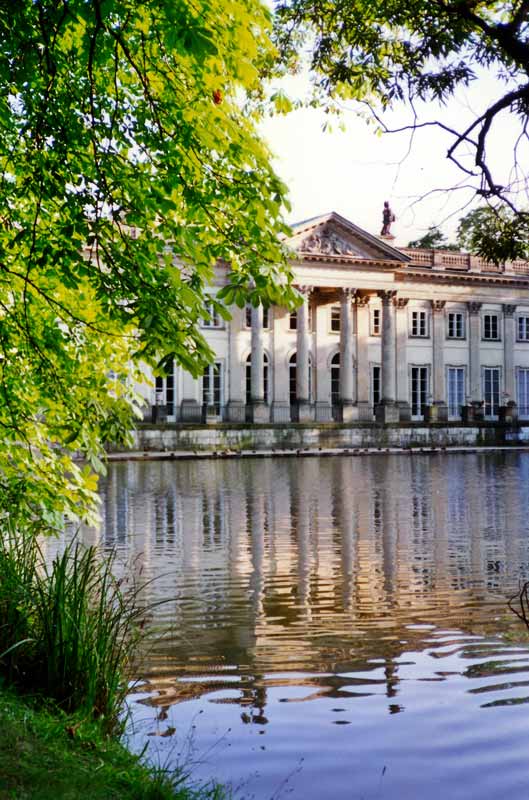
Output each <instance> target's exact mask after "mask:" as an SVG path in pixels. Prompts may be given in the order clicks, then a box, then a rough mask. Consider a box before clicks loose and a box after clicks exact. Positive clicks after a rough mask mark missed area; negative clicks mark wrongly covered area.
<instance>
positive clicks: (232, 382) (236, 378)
mask: <svg viewBox="0 0 529 800" xmlns="http://www.w3.org/2000/svg"><path fill="white" fill-rule="evenodd" d="M245 313H246V312H245V309H243V308H239V307H238V306H233V307H232V309H231V320H230V322H229V328H228V341H229V350H228V359H229V361H228V389H229V394H228V409H227V411H228V419H229V421H230V422H244V418H245V412H244V409H245V404H246V399H245V397H244V394H243V374H244V373H243V370H244V369H245V368H246V365H245V364H244V365H243V363H242V359H243V353H242V340H243V335H242V334H241V332H242V329H243V325H244V319H245Z"/></svg>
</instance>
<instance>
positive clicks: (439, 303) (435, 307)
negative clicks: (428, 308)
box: [430, 300, 446, 314]
mask: <svg viewBox="0 0 529 800" xmlns="http://www.w3.org/2000/svg"><path fill="white" fill-rule="evenodd" d="M430 303H431V304H432V311H433V312H434V314H435V312H436V311H437V312H439V311H443V309H444V307H445V305H446V300H430Z"/></svg>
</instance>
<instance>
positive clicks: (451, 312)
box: [147, 213, 529, 424]
mask: <svg viewBox="0 0 529 800" xmlns="http://www.w3.org/2000/svg"><path fill="white" fill-rule="evenodd" d="M289 245H290V246H291V248H292V249H293V251H294V252H295V253H296V256H295V258H294V259H293V262H292V268H293V272H294V276H295V283H296V285H297V287H298V289H299V291H300V293H301V295H302V297H303V303H302V305H301V306H299V308H298V309H297V311H296V312H294V313H291V312H289V311H288V310H287V309H285V308H280V307H272V308H270V309H263V308H262V307H258V308H253V307H247V308H246V309H239V308H236V307H234V308H233V309H232V320H231V321H230V322H229V323H226V322H224V321H223V320H222V319H220V318H218V317H217V316H215V315H212V316H211V319H210V320H208V321H207V322H204V328H205V331H206V336H207V340H208V342H209V344H210V345H211V347H212V348H213V350H214V351H215V354H216V358H215V362H214V363H213V364H212V365H211V366H210V367H208V369H207V370H206V372H205V373H204V375H203V376H202V377H201V378H200V379H198V380H196V379H193V378H192V377H191V375H189V374H188V373H186V372H184V371H183V370H182V369H180V368H176V369H175V370H174V371H173V374H171V375H169V376H167V378H163V379H162V378H156V379H155V380H153V381H152V388H151V390H150V394H149V396H148V397H147V400H148V402H149V404H150V406H151V409H150V410H149V417H150V416H151V413H152V415H153V418H154V419H165V418H167V420H168V421H176V422H189V423H197V422H218V421H225V422H234V423H235V422H239V423H240V422H245V421H251V422H256V423H257V422H258V423H266V422H272V423H283V424H285V423H289V422H291V421H292V422H310V421H315V422H330V421H332V420H336V421H343V422H351V423H353V422H355V421H358V422H369V421H374V420H378V421H381V422H388V423H390V422H398V421H410V420H411V421H414V420H415V421H421V420H424V419H425V417H426V418H427V419H430V420H432V421H433V420H438V421H451V420H453V421H457V420H460V419H461V417H462V416H465V414H466V415H468V414H473V415H475V417H477V418H481V417H482V418H484V419H491V420H494V419H497V418H498V416H499V415H502V413H505V409H506V408H507V409H508V410H509V411H508V413H511V414H513V413H517V414H518V416H519V417H520V418H522V419H523V418H524V417H525V418H529V263H527V262H509V263H507V264H505V265H502V266H495V265H492V264H489V263H487V262H485V261H483V260H482V259H480V258H478V257H476V256H470V255H468V254H464V253H454V252H449V251H432V250H411V249H397V248H395V247H393V246H392V245H391V244H390V240H388V239H381V238H380V237H377V236H373V235H371V234H369V233H367V232H366V231H364V230H362V229H361V228H359V227H357V226H356V225H354V224H353V223H351V222H349V221H348V220H346V219H344V218H343V217H341V216H340V215H338V214H336V213H330V214H326V215H323V216H321V217H316V218H313V219H310V220H307V221H305V222H302V223H299V224H298V225H295V226H294V228H293V236H292V238H291V239H290V241H289ZM224 280H225V278H224V275H223V272H222V271H221V270H219V271H218V273H217V287H213V288H212V291H213V292H214V291H215V288H220V287H221V286H222V285H223V282H224Z"/></svg>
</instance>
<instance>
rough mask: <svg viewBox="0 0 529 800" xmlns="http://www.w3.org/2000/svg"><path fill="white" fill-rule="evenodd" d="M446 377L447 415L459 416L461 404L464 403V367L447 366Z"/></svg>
mask: <svg viewBox="0 0 529 800" xmlns="http://www.w3.org/2000/svg"><path fill="white" fill-rule="evenodd" d="M447 378H448V380H447V387H446V393H447V397H448V416H449V417H460V416H461V406H464V405H465V369H464V367H448V370H447Z"/></svg>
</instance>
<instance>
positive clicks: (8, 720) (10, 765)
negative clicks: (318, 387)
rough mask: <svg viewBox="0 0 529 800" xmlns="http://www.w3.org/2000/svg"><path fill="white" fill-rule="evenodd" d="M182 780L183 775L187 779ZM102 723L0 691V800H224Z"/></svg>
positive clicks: (217, 789)
mask: <svg viewBox="0 0 529 800" xmlns="http://www.w3.org/2000/svg"><path fill="white" fill-rule="evenodd" d="M181 777H182V776H180V778H181ZM177 778H178V776H176V778H173V779H171V777H170V776H166V775H165V774H164V773H163V771H162V770H156V769H155V768H149V767H147V766H145V765H144V764H143V763H142V762H141V761H140V759H139V758H138V757H137V756H134V755H133V754H132V753H130V752H129V751H128V750H127V749H126V748H125V747H124V746H123V745H122V744H121V743H120V742H119V741H117V740H115V739H109V738H105V737H103V736H101V734H100V733H99V731H98V728H97V726H96V725H86V724H83V725H80V724H79V722H78V720H76V719H75V718H70V717H67V716H65V715H60V716H59V715H55V714H51V713H49V712H47V711H45V710H40V709H37V708H35V707H33V706H31V705H30V704H28V703H27V702H26V701H25V700H24V699H23V698H20V697H18V696H16V695H14V694H12V693H11V692H6V691H2V690H0V798H1V799H2V800H4V798H5V799H6V800H7V798H16V800H26V798H27V800H51V799H52V798H53V800H63V799H64V800H66V798H68V800H76V799H77V798H84V797H87V796H88V797H90V800H221V798H223V797H225V795H224V793H223V792H222V790H221V789H220V787H218V786H215V787H211V788H207V787H206V788H203V789H196V790H195V789H189V788H187V787H181V786H178V785H177V784H178V780H177Z"/></svg>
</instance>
